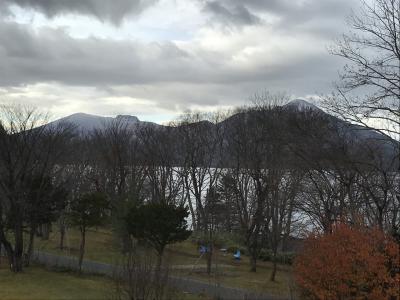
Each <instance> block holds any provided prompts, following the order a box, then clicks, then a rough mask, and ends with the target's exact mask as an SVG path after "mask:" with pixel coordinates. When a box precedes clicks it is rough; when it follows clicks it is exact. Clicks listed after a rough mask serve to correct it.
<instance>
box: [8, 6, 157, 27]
mask: <svg viewBox="0 0 400 300" xmlns="http://www.w3.org/2000/svg"><path fill="white" fill-rule="evenodd" d="M1 1H2V2H3V7H7V6H6V4H8V5H11V4H15V5H18V6H20V7H22V8H31V9H34V10H37V11H40V12H42V13H44V14H45V15H46V16H47V17H54V16H56V15H61V14H67V13H72V14H82V15H89V16H94V17H96V18H98V19H100V20H102V21H110V22H112V23H114V24H119V23H121V21H122V20H123V19H124V18H125V17H126V16H127V15H135V14H139V13H141V12H142V11H143V10H144V9H146V8H147V7H149V6H151V5H153V4H154V3H155V2H157V1H158V0H1Z"/></svg>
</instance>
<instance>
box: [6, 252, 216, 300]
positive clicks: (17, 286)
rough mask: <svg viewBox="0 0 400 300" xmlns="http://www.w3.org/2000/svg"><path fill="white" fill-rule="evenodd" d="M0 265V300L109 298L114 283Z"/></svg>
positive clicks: (185, 296) (195, 299)
mask: <svg viewBox="0 0 400 300" xmlns="http://www.w3.org/2000/svg"><path fill="white" fill-rule="evenodd" d="M4 260H5V259H4V258H2V260H1V261H2V262H3V264H2V265H0V299H2V300H14V299H15V300H17V299H18V300H34V299H38V300H42V299H46V300H47V299H48V300H52V299H54V300H64V299H65V300H80V299H94V300H100V299H112V298H111V297H112V296H113V295H112V292H111V291H112V290H113V282H112V281H111V280H110V279H108V278H105V277H101V276H86V275H84V276H78V275H77V274H75V273H71V272H59V271H58V272H57V271H50V270H46V269H45V268H43V267H39V266H31V267H29V268H25V270H24V272H22V273H19V274H15V273H12V272H10V271H9V270H8V268H7V267H6V266H5V263H4ZM174 299H181V300H209V299H208V298H207V297H204V296H201V295H193V294H189V293H183V292H179V291H177V292H176V294H174Z"/></svg>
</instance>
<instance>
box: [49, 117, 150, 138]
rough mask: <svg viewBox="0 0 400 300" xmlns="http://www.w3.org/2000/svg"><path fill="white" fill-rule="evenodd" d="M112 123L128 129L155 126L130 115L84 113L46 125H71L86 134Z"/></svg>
mask: <svg viewBox="0 0 400 300" xmlns="http://www.w3.org/2000/svg"><path fill="white" fill-rule="evenodd" d="M113 122H121V123H123V124H124V125H127V126H128V127H138V126H143V125H148V124H152V125H156V124H155V123H151V122H143V121H140V120H139V119H138V118H137V117H135V116H130V115H118V116H116V117H115V118H113V117H103V116H96V115H91V114H85V113H75V114H72V115H70V116H67V117H64V118H61V119H58V120H55V121H53V122H50V123H49V124H48V125H49V126H57V125H59V124H62V123H71V124H73V125H75V126H76V129H77V130H78V131H79V132H82V133H84V134H86V133H89V132H91V131H93V130H95V129H102V128H105V127H107V126H108V125H110V124H111V123H113Z"/></svg>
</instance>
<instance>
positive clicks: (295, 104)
mask: <svg viewBox="0 0 400 300" xmlns="http://www.w3.org/2000/svg"><path fill="white" fill-rule="evenodd" d="M283 107H284V108H287V109H293V110H297V111H307V110H312V111H318V112H321V113H323V111H322V110H321V109H320V108H319V107H317V106H315V105H314V104H311V103H310V102H308V101H306V100H303V99H295V100H292V101H290V102H289V103H287V104H285V105H283Z"/></svg>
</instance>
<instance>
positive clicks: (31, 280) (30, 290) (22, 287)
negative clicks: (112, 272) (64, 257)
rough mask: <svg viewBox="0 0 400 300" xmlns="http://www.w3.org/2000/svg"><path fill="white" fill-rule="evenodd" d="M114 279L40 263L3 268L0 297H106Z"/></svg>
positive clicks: (0, 274)
mask: <svg viewBox="0 0 400 300" xmlns="http://www.w3.org/2000/svg"><path fill="white" fill-rule="evenodd" d="M108 287H111V282H110V281H109V280H107V279H105V278H102V277H97V276H77V275H73V274H70V273H59V272H50V271H47V270H45V269H43V268H39V267H30V268H27V269H26V270H25V271H24V272H23V273H21V274H14V273H12V272H10V271H9V270H7V269H1V270H0V299H4V300H6V299H10V300H11V299H21V300H23V299H29V300H30V299H32V300H33V299H57V300H58V299H60V300H61V299H96V300H97V299H106V295H107V293H108V290H109V289H108Z"/></svg>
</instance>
